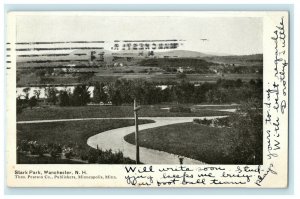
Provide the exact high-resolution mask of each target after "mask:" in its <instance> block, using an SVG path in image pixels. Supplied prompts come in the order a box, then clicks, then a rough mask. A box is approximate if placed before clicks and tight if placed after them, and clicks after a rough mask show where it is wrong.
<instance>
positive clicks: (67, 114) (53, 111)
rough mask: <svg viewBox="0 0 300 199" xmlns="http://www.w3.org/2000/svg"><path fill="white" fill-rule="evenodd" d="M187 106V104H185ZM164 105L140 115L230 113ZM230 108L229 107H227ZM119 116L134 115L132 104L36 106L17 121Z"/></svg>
mask: <svg viewBox="0 0 300 199" xmlns="http://www.w3.org/2000/svg"><path fill="white" fill-rule="evenodd" d="M185 106H187V105H185ZM163 107H170V105H153V106H151V105H147V106H142V108H141V109H140V111H139V116H140V117H201V116H222V115H228V114H230V113H228V112H224V111H217V110H201V111H195V112H191V113H182V112H169V111H168V110H166V109H161V108H163ZM227 108H228V107H227ZM111 117H112V118H118V117H132V118H133V117H134V115H133V107H132V106H83V107H60V106H50V107H45V108H42V107H34V108H33V109H30V108H26V109H23V112H22V113H20V114H17V121H30V120H47V119H48V120H50V119H72V118H111Z"/></svg>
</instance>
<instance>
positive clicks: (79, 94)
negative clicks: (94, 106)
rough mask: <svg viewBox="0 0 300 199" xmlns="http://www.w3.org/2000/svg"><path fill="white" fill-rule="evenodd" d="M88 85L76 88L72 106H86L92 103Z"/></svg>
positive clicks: (72, 97)
mask: <svg viewBox="0 0 300 199" xmlns="http://www.w3.org/2000/svg"><path fill="white" fill-rule="evenodd" d="M88 89H89V87H88V86H86V85H80V86H76V87H75V89H74V91H73V94H72V96H71V104H72V105H73V106H84V105H86V104H87V103H88V102H90V91H88Z"/></svg>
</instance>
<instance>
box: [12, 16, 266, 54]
mask: <svg viewBox="0 0 300 199" xmlns="http://www.w3.org/2000/svg"><path fill="white" fill-rule="evenodd" d="M16 35H17V42H37V41H39V42H49V41H50V42H54V41H95V40H96V41H99V40H104V41H108V42H109V41H114V40H146V39H148V40H154V39H155V40H163V39H183V40H185V43H184V46H182V47H181V49H182V50H192V51H198V52H204V53H210V52H213V53H216V54H229V55H247V54H257V53H262V52H263V20H262V18H259V17H257V18H256V17H196V16H195V17H194V16H180V17H178V16H95V15H90V16H89V15H84V16H83V15H80V16H79V15H76V14H73V15H67V16H62V15H23V16H18V17H17V34H16ZM201 39H207V41H203V40H201ZM100 45H101V44H100Z"/></svg>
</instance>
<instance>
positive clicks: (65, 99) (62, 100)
mask: <svg viewBox="0 0 300 199" xmlns="http://www.w3.org/2000/svg"><path fill="white" fill-rule="evenodd" d="M58 100H59V105H60V106H69V105H70V96H69V93H68V92H67V91H59V95H58Z"/></svg>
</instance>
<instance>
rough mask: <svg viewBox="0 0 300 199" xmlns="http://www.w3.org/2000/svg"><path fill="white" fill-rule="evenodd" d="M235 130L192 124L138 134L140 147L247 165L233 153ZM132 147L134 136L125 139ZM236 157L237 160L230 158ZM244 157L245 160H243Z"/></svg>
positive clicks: (213, 161)
mask: <svg viewBox="0 0 300 199" xmlns="http://www.w3.org/2000/svg"><path fill="white" fill-rule="evenodd" d="M236 133H239V132H238V131H234V130H232V129H230V128H215V127H209V126H204V125H199V124H194V123H183V124H174V125H168V126H163V127H157V128H153V129H148V130H144V131H141V132H140V135H139V139H140V146H143V147H146V148H151V149H156V150H160V151H165V152H169V153H173V154H177V155H182V156H185V157H189V158H193V159H196V160H200V161H203V162H205V163H208V164H235V162H234V159H236V158H239V161H240V163H241V164H251V162H247V160H246V158H248V157H243V156H242V155H240V156H239V155H238V153H236V151H235V146H236V143H235V142H234V141H232V138H233V137H234V136H235V134H236ZM125 140H126V141H127V142H129V143H131V144H134V143H135V141H134V134H129V135H127V136H125ZM233 156H238V157H233ZM243 158H245V159H243Z"/></svg>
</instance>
